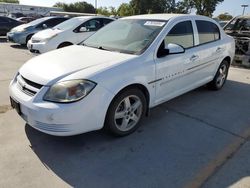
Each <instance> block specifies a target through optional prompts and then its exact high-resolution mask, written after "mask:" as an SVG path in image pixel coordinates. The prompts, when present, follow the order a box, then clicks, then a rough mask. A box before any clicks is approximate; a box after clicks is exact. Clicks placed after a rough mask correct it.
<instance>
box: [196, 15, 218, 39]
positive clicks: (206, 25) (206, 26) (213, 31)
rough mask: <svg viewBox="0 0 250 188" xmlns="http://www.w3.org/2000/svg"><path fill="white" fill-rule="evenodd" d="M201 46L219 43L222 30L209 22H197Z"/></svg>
mask: <svg viewBox="0 0 250 188" xmlns="http://www.w3.org/2000/svg"><path fill="white" fill-rule="evenodd" d="M196 25H197V29H198V34H199V41H200V44H205V43H208V42H213V41H217V40H219V39H220V30H219V28H218V26H217V25H216V24H214V23H212V22H209V21H203V20H197V21H196Z"/></svg>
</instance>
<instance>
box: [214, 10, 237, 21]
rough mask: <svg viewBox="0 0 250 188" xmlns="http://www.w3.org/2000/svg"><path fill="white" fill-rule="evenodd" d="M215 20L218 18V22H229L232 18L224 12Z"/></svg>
mask: <svg viewBox="0 0 250 188" xmlns="http://www.w3.org/2000/svg"><path fill="white" fill-rule="evenodd" d="M217 18H219V20H223V21H225V20H231V19H232V18H233V16H232V15H230V14H228V13H227V12H225V13H224V14H220V15H219V16H218V17H217Z"/></svg>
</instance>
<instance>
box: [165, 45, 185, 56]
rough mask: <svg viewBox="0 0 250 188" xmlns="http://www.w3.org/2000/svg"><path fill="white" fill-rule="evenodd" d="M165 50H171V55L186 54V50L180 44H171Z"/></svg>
mask: <svg viewBox="0 0 250 188" xmlns="http://www.w3.org/2000/svg"><path fill="white" fill-rule="evenodd" d="M165 48H166V49H168V50H169V54H181V53H184V52H185V49H184V48H183V47H182V46H180V45H178V44H173V43H169V44H168V45H167V46H166V47H165Z"/></svg>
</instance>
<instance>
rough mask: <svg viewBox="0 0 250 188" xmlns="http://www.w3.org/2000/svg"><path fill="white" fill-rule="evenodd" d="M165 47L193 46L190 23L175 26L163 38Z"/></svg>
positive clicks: (185, 22)
mask: <svg viewBox="0 0 250 188" xmlns="http://www.w3.org/2000/svg"><path fill="white" fill-rule="evenodd" d="M164 41H165V46H167V44H169V43H173V44H178V45H181V46H182V47H183V48H191V47H193V46H194V33H193V27H192V22H191V21H184V22H180V23H178V24H176V25H175V26H174V27H173V28H172V29H171V30H170V31H169V33H168V35H167V36H166V38H165V40H164Z"/></svg>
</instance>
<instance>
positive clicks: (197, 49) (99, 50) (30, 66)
mask: <svg viewBox="0 0 250 188" xmlns="http://www.w3.org/2000/svg"><path fill="white" fill-rule="evenodd" d="M234 46H235V45H234V40H233V38H232V37H230V36H228V35H226V34H225V33H224V31H223V30H222V29H221V27H220V26H219V25H218V24H217V23H216V22H215V21H213V20H212V19H210V18H207V17H203V16H192V15H176V14H156V15H140V16H132V17H126V18H122V19H119V20H117V21H114V22H112V23H110V24H109V25H107V26H106V27H104V28H102V29H101V30H99V31H98V32H96V33H95V34H94V35H92V36H91V37H89V38H88V39H87V40H86V41H85V42H84V43H83V44H82V45H78V46H77V45H75V46H70V47H66V48H63V49H59V50H56V51H52V52H49V53H46V54H43V55H41V56H38V57H35V58H33V59H31V60H30V61H28V62H27V63H26V64H24V65H23V66H22V67H21V69H20V70H19V72H18V73H17V74H16V76H15V78H14V79H13V81H12V82H11V84H10V87H9V92H10V97H11V104H12V106H13V107H14V108H15V109H16V110H17V112H18V114H20V115H21V117H23V119H24V120H25V121H26V122H27V123H28V124H29V125H30V126H32V127H34V128H35V129H37V130H39V131H42V132H44V133H47V134H51V135H57V136H69V135H76V134H81V133H85V132H88V131H93V130H98V129H102V128H103V127H104V128H105V129H107V130H109V131H110V132H112V133H113V134H115V135H119V136H124V135H128V134H130V133H132V132H133V131H135V130H136V129H137V128H138V126H139V125H140V120H141V119H142V118H143V117H144V116H145V115H146V114H147V112H148V111H149V109H150V108H152V107H154V106H156V105H159V104H161V103H163V102H165V101H168V100H170V99H172V98H174V97H177V96H179V95H181V94H183V93H186V92H188V91H190V90H193V89H195V88H197V87H200V86H202V85H204V84H207V85H208V86H209V87H210V88H211V89H214V90H219V89H221V88H222V87H223V85H224V83H225V81H226V78H227V74H228V69H229V66H230V63H231V62H232V60H233V57H234V51H235V50H234V48H235V47H234Z"/></svg>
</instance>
